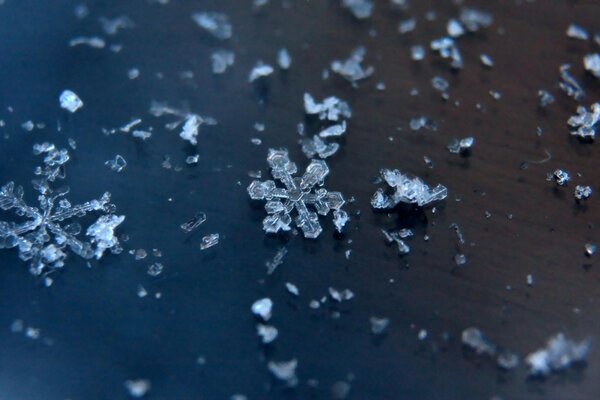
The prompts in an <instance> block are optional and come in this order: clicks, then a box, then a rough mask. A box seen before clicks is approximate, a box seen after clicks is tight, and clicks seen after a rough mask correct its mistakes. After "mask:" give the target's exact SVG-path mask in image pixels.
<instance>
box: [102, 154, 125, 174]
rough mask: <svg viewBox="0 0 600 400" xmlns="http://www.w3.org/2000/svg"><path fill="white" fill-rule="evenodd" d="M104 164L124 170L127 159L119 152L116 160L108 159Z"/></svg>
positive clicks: (114, 169) (116, 169)
mask: <svg viewBox="0 0 600 400" xmlns="http://www.w3.org/2000/svg"><path fill="white" fill-rule="evenodd" d="M104 165H106V166H107V167H108V168H110V169H111V170H112V171H115V172H121V171H123V168H125V167H126V166H127V161H125V159H124V158H123V157H122V156H121V155H119V154H117V156H116V157H115V159H114V160H108V161H106V162H105V163H104Z"/></svg>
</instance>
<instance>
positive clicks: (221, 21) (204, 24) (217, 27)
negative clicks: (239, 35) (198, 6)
mask: <svg viewBox="0 0 600 400" xmlns="http://www.w3.org/2000/svg"><path fill="white" fill-rule="evenodd" d="M192 19H193V20H194V22H195V23H196V24H197V25H198V26H199V27H200V28H202V29H204V30H205V31H207V32H208V33H210V34H211V35H213V36H214V37H216V38H217V39H220V40H225V39H229V38H230V37H231V35H232V33H233V28H232V26H231V23H230V22H229V17H227V15H225V14H222V13H218V12H201V13H195V14H193V15H192Z"/></svg>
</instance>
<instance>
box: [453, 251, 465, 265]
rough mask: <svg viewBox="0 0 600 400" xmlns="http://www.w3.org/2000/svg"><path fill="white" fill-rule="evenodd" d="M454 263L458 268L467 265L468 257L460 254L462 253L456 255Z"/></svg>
mask: <svg viewBox="0 0 600 400" xmlns="http://www.w3.org/2000/svg"><path fill="white" fill-rule="evenodd" d="M454 262H455V263H456V265H458V266H461V265H465V264H466V263H467V256H465V255H464V254H460V253H459V254H456V255H455V256H454Z"/></svg>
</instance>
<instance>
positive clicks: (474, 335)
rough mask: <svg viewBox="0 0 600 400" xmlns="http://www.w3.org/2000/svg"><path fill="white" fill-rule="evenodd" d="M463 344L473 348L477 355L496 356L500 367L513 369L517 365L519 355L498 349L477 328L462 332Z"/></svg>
mask: <svg viewBox="0 0 600 400" xmlns="http://www.w3.org/2000/svg"><path fill="white" fill-rule="evenodd" d="M461 341H462V344H463V346H465V347H468V348H469V349H471V350H473V351H474V352H475V353H477V354H478V355H487V356H490V357H496V363H497V364H498V366H499V367H500V368H503V369H513V368H516V367H517V366H518V365H519V356H517V355H516V354H515V353H512V352H510V351H507V350H502V349H499V348H498V347H497V346H496V345H495V344H494V343H492V342H491V341H490V340H489V339H488V338H487V337H486V336H485V335H484V334H483V332H481V331H480V330H479V329H477V328H467V329H465V330H464V331H463V332H462V337H461Z"/></svg>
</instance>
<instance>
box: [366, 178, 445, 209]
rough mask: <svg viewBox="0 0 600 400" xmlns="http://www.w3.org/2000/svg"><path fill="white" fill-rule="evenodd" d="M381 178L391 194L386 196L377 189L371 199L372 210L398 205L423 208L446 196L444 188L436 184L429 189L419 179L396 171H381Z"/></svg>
mask: <svg viewBox="0 0 600 400" xmlns="http://www.w3.org/2000/svg"><path fill="white" fill-rule="evenodd" d="M381 176H382V178H383V179H384V180H385V182H386V183H387V184H388V185H389V186H390V188H391V189H393V193H392V194H390V195H388V194H386V193H384V191H383V190H382V189H378V190H377V191H376V192H375V194H374V195H373V197H371V206H373V208H377V209H391V208H394V207H395V206H396V205H398V204H399V203H406V204H415V205H417V206H419V207H424V206H427V205H429V204H431V203H433V202H434V201H440V200H444V199H445V198H446V197H447V196H448V189H446V187H444V186H442V185H440V184H438V185H437V186H435V187H434V188H430V187H429V186H427V184H425V183H424V182H423V181H422V180H421V179H420V178H417V177H414V176H412V175H409V174H402V173H401V172H400V171H398V170H397V169H395V170H390V169H382V170H381Z"/></svg>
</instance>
